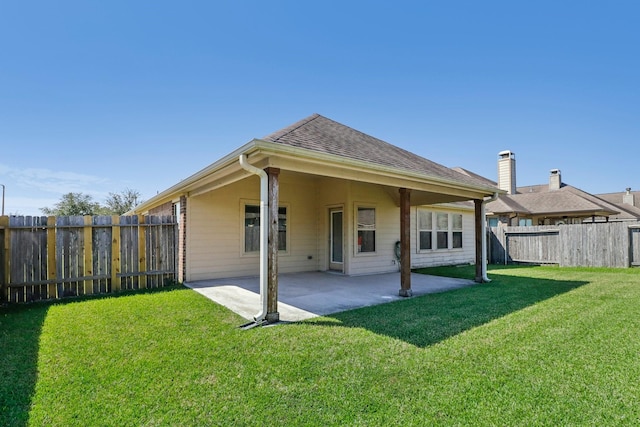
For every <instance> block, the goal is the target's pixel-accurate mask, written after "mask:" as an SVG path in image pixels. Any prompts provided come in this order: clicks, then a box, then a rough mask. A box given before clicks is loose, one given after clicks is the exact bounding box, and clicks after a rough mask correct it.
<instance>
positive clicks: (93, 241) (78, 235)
mask: <svg viewBox="0 0 640 427" xmlns="http://www.w3.org/2000/svg"><path fill="white" fill-rule="evenodd" d="M177 235H178V232H177V223H176V221H175V218H174V217H142V216H139V217H138V216H122V217H117V216H114V217H111V216H94V217H91V216H88V217H84V216H70V217H45V216H43V217H29V216H27V217H19V216H10V217H7V216H5V217H0V267H1V268H2V271H1V272H0V285H1V288H0V300H5V301H9V302H28V301H36V300H40V299H55V298H63V297H68V296H79V295H85V294H92V293H108V292H113V291H117V290H119V289H139V288H141V287H146V286H147V284H148V283H151V286H153V287H157V286H163V284H164V281H165V279H167V278H170V279H175V278H177V265H176V260H177V256H176V252H177V250H178V247H177V239H176V236H177ZM120 284H121V286H120Z"/></svg>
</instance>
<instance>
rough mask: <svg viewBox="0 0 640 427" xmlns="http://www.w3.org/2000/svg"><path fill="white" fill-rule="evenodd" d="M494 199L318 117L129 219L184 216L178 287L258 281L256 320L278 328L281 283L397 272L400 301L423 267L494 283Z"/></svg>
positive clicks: (256, 143) (489, 190)
mask: <svg viewBox="0 0 640 427" xmlns="http://www.w3.org/2000/svg"><path fill="white" fill-rule="evenodd" d="M497 193H500V190H499V189H497V188H496V187H495V186H494V185H492V184H490V183H487V182H486V181H484V180H480V179H477V178H475V177H470V176H467V175H464V174H461V173H459V172H457V171H454V170H452V169H449V168H447V167H445V166H442V165H440V164H437V163H434V162H432V161H430V160H427V159H425V158H423V157H420V156H418V155H416V154H413V153H411V152H409V151H406V150H403V149H401V148H399V147H396V146H394V145H391V144H389V143H386V142H384V141H381V140H379V139H377V138H374V137H372V136H369V135H366V134H364V133H362V132H359V131H357V130H355V129H352V128H350V127H348V126H345V125H343V124H340V123H338V122H335V121H333V120H330V119H328V118H326V117H323V116H321V115H318V114H314V115H312V116H310V117H307V118H305V119H303V120H300V121H299V122H297V123H294V124H293V125H291V126H288V127H286V128H284V129H282V130H280V131H277V132H275V133H272V134H270V135H268V136H266V137H264V138H261V139H254V140H252V141H250V142H249V143H247V144H245V145H243V146H241V147H240V148H238V149H237V150H235V151H234V152H232V153H231V154H229V155H227V156H226V157H224V158H222V159H220V160H218V161H216V162H215V163H213V164H211V165H210V166H208V167H206V168H204V169H203V170H201V171H199V172H197V173H195V174H194V175H192V176H191V177H189V178H187V179H185V180H183V181H181V182H179V183H177V184H176V185H174V186H172V187H171V188H169V189H167V190H165V191H163V192H161V193H159V194H158V195H156V196H155V197H153V198H151V199H149V200H148V201H146V202H144V203H142V204H141V205H140V206H137V207H136V208H135V209H134V210H133V211H132V212H131V213H134V214H160V213H166V212H171V211H172V210H175V212H178V213H179V217H180V223H181V227H180V242H181V243H180V254H179V257H180V259H181V261H180V278H181V280H184V281H187V282H188V281H197V280H204V279H212V278H231V277H239V276H249V275H257V274H259V275H260V277H261V295H262V294H263V290H264V293H265V294H266V297H263V303H264V304H266V305H265V306H264V307H263V310H262V311H261V313H260V315H259V316H257V317H261V316H262V315H264V316H265V317H264V318H265V319H266V320H267V321H273V320H277V318H278V313H277V280H278V273H286V272H305V271H333V272H336V273H338V274H346V275H359V274H372V273H384V272H391V271H398V269H400V272H401V274H400V291H399V293H400V295H403V296H410V295H411V275H410V271H411V267H416V266H427V265H437V264H453V263H462V262H466V263H468V262H471V263H475V264H476V280H477V281H483V280H488V279H486V268H485V267H486V262H483V256H484V259H485V260H486V253H484V252H485V251H483V249H482V248H483V247H485V246H486V245H483V239H484V238H485V233H483V231H482V229H483V227H484V225H483V224H484V211H483V208H484V203H485V201H486V200H487V199H488V198H490V197H492V196H495V195H496V194H497ZM465 201H467V204H460V202H465ZM469 201H472V202H471V204H470V205H469ZM265 222H266V224H267V225H268V226H265V225H264V223H265ZM398 263H399V264H398ZM265 300H266V302H264V301H265Z"/></svg>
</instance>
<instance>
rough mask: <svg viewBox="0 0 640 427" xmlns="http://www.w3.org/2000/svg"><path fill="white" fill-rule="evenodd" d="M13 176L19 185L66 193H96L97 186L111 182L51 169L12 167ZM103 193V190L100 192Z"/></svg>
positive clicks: (11, 173)
mask: <svg viewBox="0 0 640 427" xmlns="http://www.w3.org/2000/svg"><path fill="white" fill-rule="evenodd" d="M7 175H9V176H11V177H12V178H13V179H14V180H15V181H16V182H17V183H18V185H20V186H22V187H29V188H32V189H35V190H39V191H46V192H49V193H56V194H65V193H70V192H81V193H92V194H96V186H102V185H105V184H107V183H108V182H109V180H108V179H106V178H101V177H98V176H93V175H84V174H79V173H75V172H67V171H54V170H50V169H34V168H29V169H22V170H20V169H11V168H9V170H8V173H7ZM99 193H100V194H102V192H99Z"/></svg>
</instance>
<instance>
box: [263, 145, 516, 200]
mask: <svg viewBox="0 0 640 427" xmlns="http://www.w3.org/2000/svg"><path fill="white" fill-rule="evenodd" d="M253 142H254V143H255V144H256V149H257V150H259V151H262V152H264V153H265V154H267V153H269V154H270V153H272V154H288V155H291V156H296V157H298V158H305V159H312V160H315V161H318V160H319V161H322V162H328V163H333V164H338V165H342V166H348V167H351V168H354V169H361V170H366V171H368V172H372V173H375V174H379V175H385V174H387V175H395V176H404V177H407V178H411V179H416V180H420V181H428V182H431V183H434V184H439V185H445V186H449V187H453V188H460V189H468V190H473V191H476V192H480V193H483V194H484V195H486V196H492V195H494V194H496V193H497V194H506V191H504V190H500V189H499V188H497V187H491V186H484V185H472V184H467V183H461V182H459V181H452V180H447V179H443V178H440V177H434V176H431V175H427V174H422V173H418V172H413V171H410V170H407V169H400V168H394V167H390V166H385V165H380V164H377V163H370V162H366V161H362V160H357V159H350V158H347V157H343V156H338V155H335V154H328V153H322V152H319V151H314V150H309V149H306V148H300V147H293V146H290V145H284V144H278V143H274V142H270V141H265V140H261V139H255V140H254V141H253Z"/></svg>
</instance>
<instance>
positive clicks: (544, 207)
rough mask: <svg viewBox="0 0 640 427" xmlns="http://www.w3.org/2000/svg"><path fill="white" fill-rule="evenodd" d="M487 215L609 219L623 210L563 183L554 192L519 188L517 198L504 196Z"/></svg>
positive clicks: (545, 188) (540, 187)
mask: <svg viewBox="0 0 640 427" xmlns="http://www.w3.org/2000/svg"><path fill="white" fill-rule="evenodd" d="M487 211H488V212H491V213H493V214H507V213H517V214H527V215H550V216H552V215H561V214H562V215H566V214H575V215H584V216H591V215H596V216H608V215H615V214H617V213H619V212H620V209H618V207H617V206H615V205H613V204H611V203H609V202H607V201H606V200H603V199H600V198H598V197H596V196H594V195H593V194H589V193H587V192H586V191H583V190H580V189H579V188H576V187H573V186H571V185H568V184H565V183H563V184H562V185H561V187H560V188H559V189H557V190H550V189H549V185H532V186H527V187H518V188H517V193H516V194H506V195H502V196H500V198H498V200H496V201H494V202H491V203H488V204H487Z"/></svg>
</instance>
